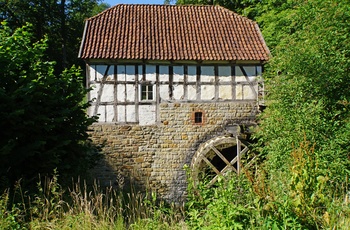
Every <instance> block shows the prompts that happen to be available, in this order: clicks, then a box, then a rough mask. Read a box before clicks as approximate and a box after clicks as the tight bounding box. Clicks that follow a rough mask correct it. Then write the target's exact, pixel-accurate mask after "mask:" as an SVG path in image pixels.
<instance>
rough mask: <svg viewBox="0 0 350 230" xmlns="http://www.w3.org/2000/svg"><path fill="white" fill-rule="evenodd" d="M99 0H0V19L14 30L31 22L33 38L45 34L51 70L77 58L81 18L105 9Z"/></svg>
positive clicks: (82, 19)
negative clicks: (51, 65) (52, 63)
mask: <svg viewBox="0 0 350 230" xmlns="http://www.w3.org/2000/svg"><path fill="white" fill-rule="evenodd" d="M100 2H101V0H59V1H48V0H6V1H4V0H0V21H4V20H6V21H7V23H8V26H9V27H10V28H11V29H12V30H15V29H16V28H20V27H22V26H24V25H26V23H30V24H32V25H33V40H34V41H38V40H40V39H43V38H44V37H45V36H46V39H47V49H46V52H45V54H46V59H47V60H51V61H55V62H56V65H55V73H58V74H60V73H61V72H62V71H63V70H64V68H66V67H70V66H72V65H73V64H75V65H81V66H82V65H83V62H82V60H79V59H78V58H77V56H78V51H79V46H80V41H81V37H82V34H83V30H84V20H85V19H87V18H89V17H91V16H94V15H96V14H97V13H99V12H101V11H103V10H105V9H107V8H108V7H109V5H108V4H105V3H100Z"/></svg>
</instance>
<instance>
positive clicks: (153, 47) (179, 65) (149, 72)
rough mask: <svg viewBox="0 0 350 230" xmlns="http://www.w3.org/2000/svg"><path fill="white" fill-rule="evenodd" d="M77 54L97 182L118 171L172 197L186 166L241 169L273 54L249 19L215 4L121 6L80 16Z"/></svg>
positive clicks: (178, 192) (181, 186)
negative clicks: (96, 147)
mask: <svg viewBox="0 0 350 230" xmlns="http://www.w3.org/2000/svg"><path fill="white" fill-rule="evenodd" d="M79 57H80V58H82V59H84V60H85V62H86V72H87V86H88V87H91V88H92V90H91V91H90V93H89V95H88V99H89V100H91V101H92V104H91V107H90V108H89V109H88V114H89V115H90V116H98V123H96V124H95V125H93V126H92V132H91V135H92V138H93V140H94V141H95V142H96V143H100V144H101V143H104V147H103V151H104V153H105V156H106V157H105V159H104V161H103V162H101V164H100V166H99V168H100V169H101V168H104V170H99V173H97V174H96V175H99V178H100V179H101V178H102V179H104V180H109V181H112V182H113V183H114V182H115V178H116V175H117V173H121V174H123V175H124V176H128V177H131V178H134V179H135V180H136V181H139V182H140V183H141V184H142V182H141V181H146V180H147V181H148V182H147V183H148V184H147V185H148V186H150V187H151V188H152V189H154V190H156V191H158V192H159V193H161V194H163V197H164V198H166V199H168V200H178V199H181V197H183V196H184V191H185V187H186V178H185V173H184V171H183V166H184V165H185V164H188V165H190V166H191V167H192V169H194V170H196V171H203V172H204V171H205V172H207V171H208V169H209V171H212V172H213V178H212V182H211V183H214V182H215V180H216V178H217V175H220V174H223V173H225V171H228V170H233V171H236V172H239V171H240V168H241V167H243V165H242V164H241V163H240V155H241V154H242V155H243V154H245V153H246V152H247V149H248V146H247V145H248V144H247V142H245V141H243V142H242V141H241V139H242V138H240V136H242V134H244V133H246V132H249V131H248V129H247V127H250V126H252V125H254V124H255V117H256V114H257V113H258V112H259V104H261V103H263V81H262V77H261V74H262V70H263V65H264V63H265V62H266V61H267V60H268V58H269V50H268V48H267V46H266V44H265V42H264V39H263V37H262V35H261V32H260V30H259V27H258V25H257V24H256V23H255V22H253V21H251V20H249V19H247V18H245V17H242V16H240V15H238V14H236V13H234V12H232V11H229V10H227V9H225V8H223V7H220V6H193V5H191V6H174V5H123V4H121V5H116V6H114V7H112V8H110V9H108V10H106V11H104V12H102V13H100V14H98V15H96V16H94V17H92V18H89V19H88V20H86V24H85V30H84V34H83V37H82V42H81V48H80V52H79ZM106 172H108V173H106ZM107 174H109V176H108V175H107Z"/></svg>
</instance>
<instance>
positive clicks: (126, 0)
mask: <svg viewBox="0 0 350 230" xmlns="http://www.w3.org/2000/svg"><path fill="white" fill-rule="evenodd" d="M103 2H105V3H108V4H109V5H111V6H115V5H117V4H163V3H164V0H103Z"/></svg>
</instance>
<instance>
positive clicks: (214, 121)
mask: <svg viewBox="0 0 350 230" xmlns="http://www.w3.org/2000/svg"><path fill="white" fill-rule="evenodd" d="M198 111H200V112H202V113H203V123H202V124H196V123H194V118H193V116H194V113H195V112H198ZM257 112H258V107H257V104H256V102H247V101H241V102H215V103H201V104H199V103H198V104H197V103H161V104H160V110H159V114H158V116H159V120H160V123H159V124H157V125H152V126H140V125H116V124H112V123H110V124H106V123H103V124H102V123H96V124H94V125H92V126H91V131H90V136H91V139H92V140H93V142H94V143H95V144H96V145H100V146H102V152H103V154H104V159H103V160H101V162H100V163H99V165H98V166H97V167H96V168H95V169H94V170H93V175H94V176H95V177H96V178H97V179H99V180H100V182H101V184H102V185H113V186H118V181H119V180H118V177H120V176H121V175H122V176H123V177H124V178H125V179H126V181H128V180H131V181H132V182H133V183H134V184H137V185H139V186H141V188H143V189H145V188H146V187H147V188H148V189H151V190H153V191H156V192H157V193H158V194H159V195H160V196H161V197H162V198H164V199H165V200H166V201H170V202H176V203H179V202H181V201H182V200H183V199H184V198H185V195H186V186H187V183H186V175H185V171H184V170H183V167H184V165H185V164H187V165H190V162H191V160H192V157H193V155H194V153H195V152H196V150H197V149H198V146H199V145H200V144H201V143H203V142H205V141H207V140H209V139H211V138H213V137H216V136H222V135H227V132H226V130H225V127H226V126H227V125H229V124H240V125H252V124H254V121H255V118H256V114H257Z"/></svg>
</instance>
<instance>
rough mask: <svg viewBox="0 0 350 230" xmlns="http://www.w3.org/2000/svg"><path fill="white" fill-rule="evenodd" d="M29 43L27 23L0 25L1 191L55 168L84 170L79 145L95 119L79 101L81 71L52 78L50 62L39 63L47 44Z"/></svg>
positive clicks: (82, 150)
mask: <svg viewBox="0 0 350 230" xmlns="http://www.w3.org/2000/svg"><path fill="white" fill-rule="evenodd" d="M32 40H33V31H32V30H31V27H30V26H29V25H27V26H24V27H22V28H19V29H16V30H15V31H13V32H12V30H11V29H10V28H9V27H8V26H7V25H6V23H2V24H1V28H0V66H1V68H0V101H1V103H0V115H1V117H2V119H1V121H0V130H2V131H1V134H0V178H1V181H2V182H1V183H0V187H1V185H3V186H9V184H7V183H6V181H7V182H8V183H10V185H11V184H12V183H13V182H14V181H15V180H18V179H20V178H22V179H24V180H27V181H28V180H29V181H31V180H32V179H33V178H36V177H37V176H38V173H41V174H42V175H45V174H47V173H51V172H52V171H53V169H54V168H57V169H58V171H59V172H60V174H61V175H62V176H67V175H69V174H71V173H74V172H77V171H79V170H83V169H84V167H89V164H88V163H89V162H88V160H89V155H88V154H87V153H86V148H84V143H85V141H86V140H87V138H88V136H87V133H86V130H87V127H88V126H89V125H91V124H92V122H93V121H94V119H93V118H87V116H86V113H85V109H86V108H87V106H88V103H82V101H83V99H84V97H85V95H86V92H87V91H86V89H85V88H84V87H83V86H82V82H81V81H82V79H83V77H82V75H81V72H80V71H79V70H78V69H77V68H75V67H72V68H71V69H68V70H65V71H63V73H62V74H61V75H60V76H55V74H54V63H53V62H47V61H45V60H44V56H45V54H44V53H45V50H46V49H47V40H46V39H44V40H41V41H38V42H35V43H33V42H32ZM79 161H80V162H79ZM78 163H79V164H78Z"/></svg>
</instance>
